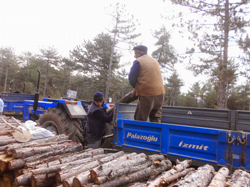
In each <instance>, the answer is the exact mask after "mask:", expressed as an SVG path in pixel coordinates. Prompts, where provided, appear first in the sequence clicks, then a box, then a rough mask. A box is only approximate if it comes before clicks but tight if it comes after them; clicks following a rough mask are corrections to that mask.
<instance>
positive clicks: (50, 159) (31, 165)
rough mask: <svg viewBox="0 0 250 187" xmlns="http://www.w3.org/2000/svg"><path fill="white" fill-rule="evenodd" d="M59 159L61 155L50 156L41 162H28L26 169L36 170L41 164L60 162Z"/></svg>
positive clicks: (40, 160)
mask: <svg viewBox="0 0 250 187" xmlns="http://www.w3.org/2000/svg"><path fill="white" fill-rule="evenodd" d="M59 158H60V155H55V156H49V157H47V158H43V159H39V160H36V161H32V162H26V163H25V167H26V168H35V167H36V166H37V165H39V164H43V163H47V162H50V161H54V160H58V159H59Z"/></svg>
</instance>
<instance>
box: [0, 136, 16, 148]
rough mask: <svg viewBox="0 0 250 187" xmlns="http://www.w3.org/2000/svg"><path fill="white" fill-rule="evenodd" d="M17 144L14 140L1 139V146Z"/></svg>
mask: <svg viewBox="0 0 250 187" xmlns="http://www.w3.org/2000/svg"><path fill="white" fill-rule="evenodd" d="M15 142H17V141H16V140H15V139H14V138H8V139H0V146H3V145H8V144H11V143H15Z"/></svg>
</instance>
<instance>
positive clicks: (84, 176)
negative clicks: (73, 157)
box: [73, 171, 91, 187]
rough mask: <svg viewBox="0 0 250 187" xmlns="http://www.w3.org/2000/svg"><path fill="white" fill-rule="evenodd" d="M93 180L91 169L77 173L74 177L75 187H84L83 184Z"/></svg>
mask: <svg viewBox="0 0 250 187" xmlns="http://www.w3.org/2000/svg"><path fill="white" fill-rule="evenodd" d="M90 181H91V177H90V173H89V171H85V172H84V173H80V174H78V175H76V176H75V177H74V179H73V186H74V187H82V186H83V185H85V184H87V183H89V182H90Z"/></svg>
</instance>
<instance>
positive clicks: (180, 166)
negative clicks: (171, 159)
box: [147, 159, 192, 187]
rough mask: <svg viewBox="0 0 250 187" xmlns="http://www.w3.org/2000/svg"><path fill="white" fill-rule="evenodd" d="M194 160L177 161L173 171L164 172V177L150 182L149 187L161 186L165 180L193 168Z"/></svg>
mask: <svg viewBox="0 0 250 187" xmlns="http://www.w3.org/2000/svg"><path fill="white" fill-rule="evenodd" d="M191 163H192V160H184V161H182V162H180V161H179V160H178V159H177V160H176V164H177V165H176V166H174V167H173V168H172V169H171V170H169V171H166V172H164V173H163V174H162V175H160V176H158V177H157V178H155V179H154V180H150V181H148V182H147V186H148V187H155V186H159V185H160V184H161V182H163V183H164V180H165V179H167V178H169V177H170V176H172V175H175V174H177V173H178V172H181V171H183V170H184V169H186V168H188V167H190V166H191Z"/></svg>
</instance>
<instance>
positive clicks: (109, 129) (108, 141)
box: [100, 122, 114, 148]
mask: <svg viewBox="0 0 250 187" xmlns="http://www.w3.org/2000/svg"><path fill="white" fill-rule="evenodd" d="M113 128H114V124H113V122H111V123H106V127H105V134H104V136H107V135H110V134H113ZM112 143H113V137H109V138H105V139H102V141H101V145H100V147H101V148H112Z"/></svg>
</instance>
